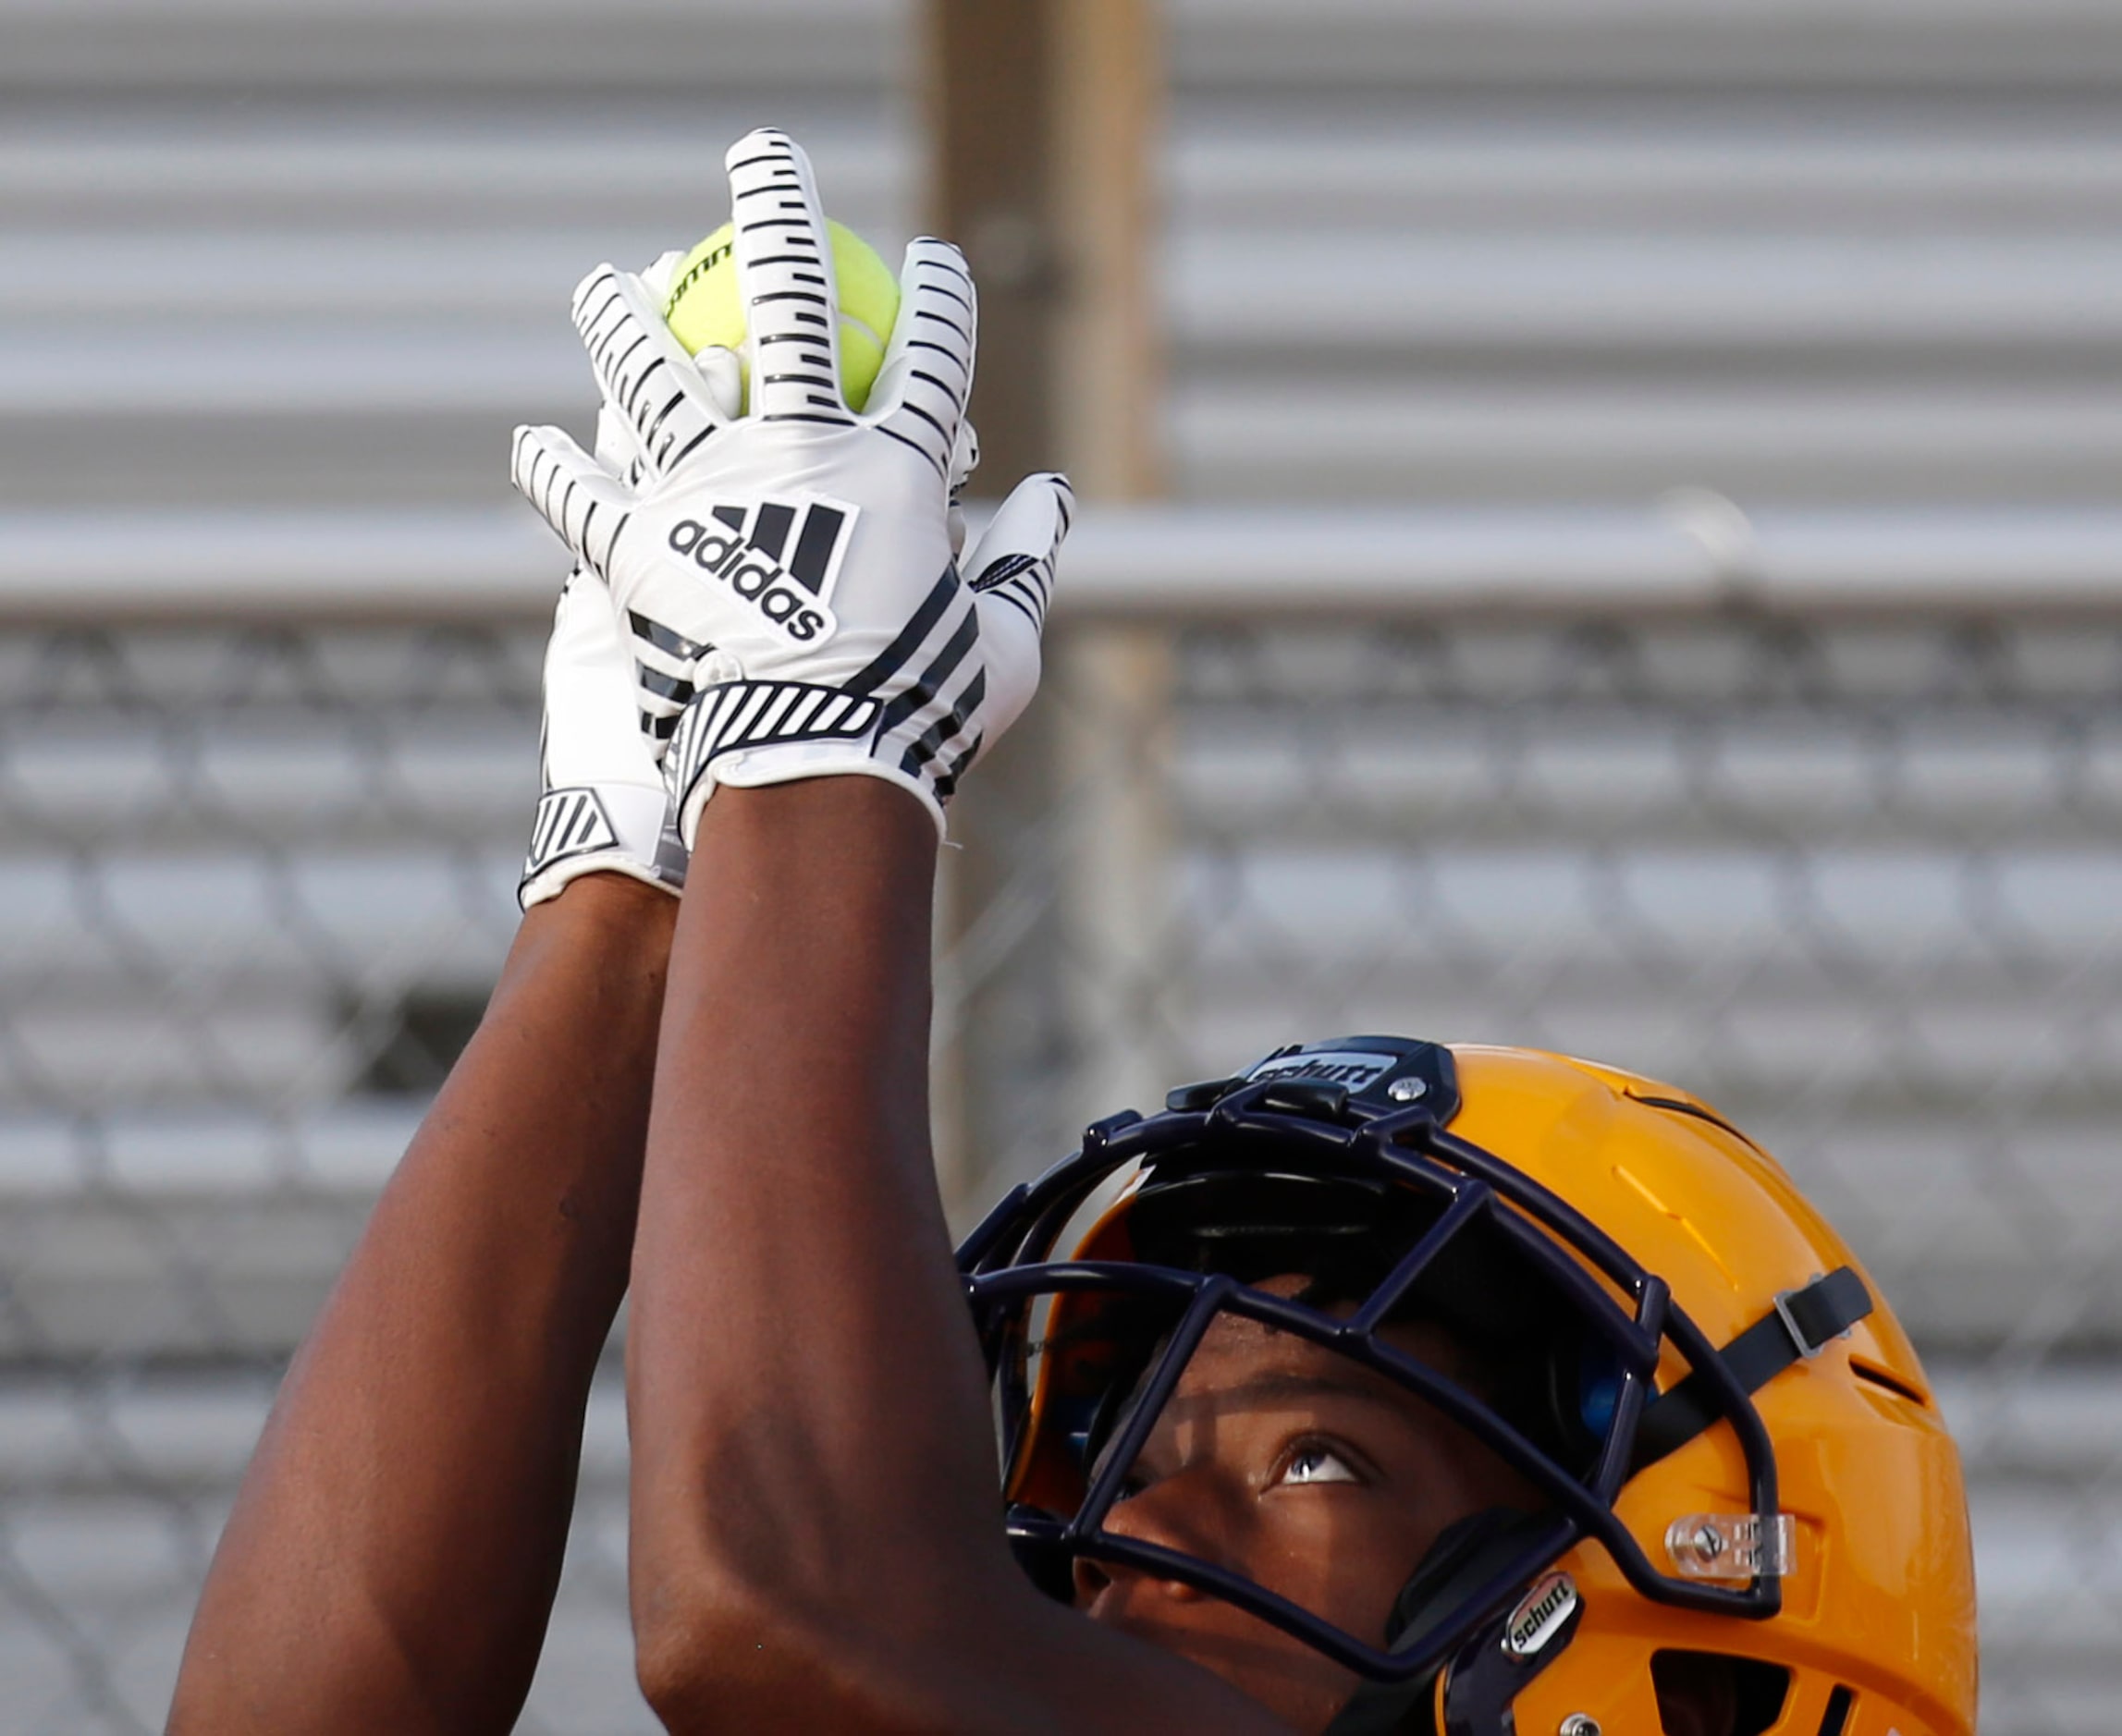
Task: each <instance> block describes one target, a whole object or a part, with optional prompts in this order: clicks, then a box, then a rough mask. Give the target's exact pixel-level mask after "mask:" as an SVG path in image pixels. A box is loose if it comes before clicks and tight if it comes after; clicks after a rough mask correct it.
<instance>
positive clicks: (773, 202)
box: [726, 128, 854, 427]
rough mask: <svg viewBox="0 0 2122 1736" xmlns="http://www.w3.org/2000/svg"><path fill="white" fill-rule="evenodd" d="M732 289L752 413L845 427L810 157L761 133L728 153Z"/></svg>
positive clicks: (829, 275) (831, 295)
mask: <svg viewBox="0 0 2122 1736" xmlns="http://www.w3.org/2000/svg"><path fill="white" fill-rule="evenodd" d="M726 162H727V165H728V167H729V170H730V221H731V223H732V224H733V226H735V229H736V257H737V286H738V292H739V293H740V294H741V295H742V297H743V298H744V324H745V330H746V332H747V334H748V336H747V338H746V341H747V343H748V344H749V345H750V347H751V351H752V413H753V414H754V416H757V417H759V418H760V419H761V420H762V421H766V422H827V423H837V424H839V425H840V426H843V427H844V426H851V425H852V423H853V421H854V417H853V415H852V412H851V411H850V410H848V408H847V404H846V402H845V401H844V400H843V399H842V398H841V397H840V312H839V306H840V304H839V299H838V297H837V295H836V293H835V291H834V287H833V268H832V244H831V242H830V240H829V239H828V231H827V229H826V219H825V212H824V210H823V208H822V207H821V206H820V205H819V203H818V195H817V188H816V184H815V182H814V181H813V179H812V177H811V165H810V159H809V158H808V157H806V156H805V155H804V154H803V149H802V147H801V146H799V145H798V144H797V143H796V142H795V141H794V140H792V139H791V138H790V137H789V136H788V134H786V133H784V132H779V131H776V130H775V129H774V128H760V129H759V130H758V131H756V132H751V133H747V134H745V136H744V137H743V138H742V139H740V140H738V141H737V142H736V143H735V144H733V145H731V146H730V153H729V156H728V158H727V159H726Z"/></svg>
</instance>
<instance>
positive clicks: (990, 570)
mask: <svg viewBox="0 0 2122 1736" xmlns="http://www.w3.org/2000/svg"><path fill="white" fill-rule="evenodd" d="M1074 515H1075V491H1074V490H1073V489H1072V488H1071V487H1070V486H1069V481H1068V478H1067V477H1065V476H1063V475H1061V473H1060V472H1059V471H1048V472H1045V473H1042V474H1040V475H1036V476H1027V477H1025V478H1024V481H1023V482H1021V483H1018V484H1017V485H1016V487H1015V488H1013V489H1012V490H1011V491H1010V497H1009V498H1008V499H1007V500H1005V501H1003V502H1002V504H1001V506H1000V507H999V508H997V510H996V513H995V516H994V519H993V520H991V521H990V522H989V524H988V526H987V531H986V532H984V533H983V534H982V536H981V537H980V540H979V541H978V542H977V543H975V544H974V545H973V550H972V553H971V554H970V555H968V556H966V557H965V559H964V560H963V562H962V563H961V565H960V570H961V571H962V572H963V574H964V575H965V582H966V583H967V584H968V585H970V586H971V587H972V589H973V591H974V593H975V595H977V596H978V597H979V598H980V599H981V601H982V603H983V604H992V605H996V606H997V607H1000V608H1006V609H1010V610H1013V611H1014V612H1015V613H1016V614H1017V615H1019V616H1020V617H1022V618H1023V619H1024V621H1025V622H1026V623H1027V624H1028V625H1029V626H1030V628H1031V630H1032V636H1033V639H1034V640H1035V641H1036V639H1037V637H1038V635H1039V634H1040V633H1042V632H1044V631H1045V630H1046V624H1047V609H1048V608H1049V605H1051V604H1052V602H1053V593H1054V567H1055V562H1056V560H1057V559H1058V557H1059V556H1060V554H1061V544H1062V543H1063V542H1064V541H1065V540H1066V539H1067V536H1068V532H1069V526H1070V524H1071V522H1072V521H1073V518H1074Z"/></svg>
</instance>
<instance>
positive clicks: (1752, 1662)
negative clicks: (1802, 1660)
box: [1650, 1651, 1842, 1736]
mask: <svg viewBox="0 0 2122 1736" xmlns="http://www.w3.org/2000/svg"><path fill="white" fill-rule="evenodd" d="M1650 1681H1651V1685H1652V1686H1653V1687H1654V1688H1655V1689H1656V1690H1657V1692H1658V1722H1659V1725H1660V1727H1661V1728H1662V1730H1663V1732H1664V1736H1761V1732H1762V1731H1764V1730H1769V1729H1771V1728H1772V1727H1773V1726H1774V1724H1775V1721H1776V1720H1777V1719H1778V1718H1781V1717H1782V1716H1783V1706H1784V1702H1785V1700H1786V1699H1787V1698H1788V1697H1789V1695H1790V1671H1789V1670H1787V1669H1784V1667H1783V1666H1782V1665H1780V1664H1770V1663H1764V1662H1762V1661H1761V1660H1760V1658H1758V1657H1733V1656H1731V1655H1730V1654H1728V1653H1724V1652H1676V1651H1665V1652H1654V1653H1652V1654H1651V1657H1650ZM1834 1728H1835V1729H1836V1730H1840V1729H1841V1728H1842V1727H1841V1725H1840V1723H1837V1724H1836V1725H1835V1726H1834Z"/></svg>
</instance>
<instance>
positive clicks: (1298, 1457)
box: [1275, 1441, 1363, 1488]
mask: <svg viewBox="0 0 2122 1736" xmlns="http://www.w3.org/2000/svg"><path fill="white" fill-rule="evenodd" d="M1362 1481H1363V1479H1362V1478H1361V1477H1360V1476H1358V1475H1357V1474H1356V1473H1355V1471H1354V1470H1353V1469H1351V1468H1350V1465H1349V1462H1348V1461H1347V1460H1346V1459H1344V1458H1343V1456H1342V1455H1341V1454H1340V1453H1338V1452H1336V1451H1334V1450H1333V1449H1332V1448H1331V1447H1329V1446H1327V1445H1325V1444H1324V1443H1323V1442H1320V1441H1299V1442H1298V1443H1297V1444H1296V1445H1295V1446H1294V1448H1292V1449H1290V1453H1289V1456H1288V1457H1287V1458H1286V1459H1284V1460H1283V1461H1282V1472H1281V1473H1280V1474H1279V1475H1278V1476H1277V1477H1276V1478H1275V1485H1276V1486H1277V1487H1279V1488H1288V1487H1291V1486H1292V1485H1298V1484H1308V1483H1360V1482H1362Z"/></svg>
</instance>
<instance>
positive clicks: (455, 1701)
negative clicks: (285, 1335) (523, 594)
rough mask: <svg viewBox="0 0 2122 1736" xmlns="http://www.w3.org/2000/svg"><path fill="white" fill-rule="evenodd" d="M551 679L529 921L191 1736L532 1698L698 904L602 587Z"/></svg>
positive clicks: (315, 1366)
mask: <svg viewBox="0 0 2122 1736" xmlns="http://www.w3.org/2000/svg"><path fill="white" fill-rule="evenodd" d="M632 687H633V674H632V665H631V661H630V660H629V659H628V658H627V656H626V654H625V647H624V644H623V642H622V641H621V639H620V637H619V634H618V632H617V630H616V628H615V625H614V622H613V617H612V615H611V606H610V601H609V598H608V596H607V594H606V593H605V592H604V587H603V586H602V584H601V583H600V582H598V581H595V579H594V577H586V576H583V575H577V577H576V579H575V580H574V581H573V582H572V583H571V584H570V587H569V590H568V592H567V594H566V596H565V597H564V598H563V600H562V603H561V607H560V611H559V615H558V620H557V622H556V625H555V630H554V637H553V642H552V646H551V649H550V650H549V652H548V654H547V658H546V752H545V769H546V783H547V786H548V788H547V790H546V795H545V796H544V798H543V799H542V800H541V802H540V804H539V811H538V823H537V825H535V826H534V832H533V848H532V855H531V860H530V862H528V863H527V864H526V877H525V883H524V899H525V902H526V903H527V904H528V905H529V906H530V909H529V911H528V913H527V914H526V915H525V917H524V919H523V923H522V926H521V930H520V932H519V933H518V935H517V938H516V942H515V945H514V947H512V949H511V950H510V952H509V960H508V964H507V967H506V968H505V970H504V971H503V972H502V975H501V980H500V984H499V985H498V986H497V988H496V990H495V991H494V996H493V999H492V1001H491V1002H490V1004H489V1005H488V1007H487V1009H486V1015H485V1019H484V1020H483V1021H482V1022H481V1024H480V1026H479V1030H478V1032H477V1033H476V1034H475V1035H474V1036H473V1037H472V1042H471V1044H470V1045H469V1046H468V1047H467V1048H466V1050H465V1052H464V1054H463V1056H462V1057H461V1058H460V1060H459V1061H458V1063H457V1066H456V1068H455V1069H454V1070H452V1072H451V1074H450V1077H449V1080H448V1083H447V1084H446V1085H445V1086H444V1087H443V1090H442V1093H441V1094H440V1096H439V1097H438V1098H437V1099H436V1101H435V1107H434V1109H433V1110H432V1111H431V1112H430V1113H429V1115H428V1117H427V1119H426V1121H425V1122H424V1124H423V1126H422V1128H421V1130H420V1132H419V1134H418V1135H417V1137H416V1138H415V1139H414V1140H413V1143H412V1145H411V1149H410V1150H409V1151H408V1152H407V1153H406V1155H405V1158H404V1160H403V1162H402V1163H401V1164H400V1165H399V1169H398V1172H397V1173H396V1175H394V1176H393V1177H392V1179H391V1181H390V1184H389V1186H388V1187H387V1188H386V1190H385V1192H384V1194H383V1198H382V1200H381V1201H380V1203H379V1204H378V1205H377V1207H376V1210H375V1214H374V1216H373V1218H372V1219H371V1220H370V1222H369V1225H368V1228H367V1229H366V1231H365V1232H364V1234H363V1235H362V1241H361V1243H360V1245H359V1247H358V1248H357V1249H356V1250H355V1252H354V1254H353V1258H352V1259H351V1261H350V1263H349V1265H348V1266H347V1268H346V1271H345V1273H344V1274H343V1275H342V1277H341V1278H340V1279H339V1282H338V1285H337V1288H336V1290H334V1291H333V1293H332V1297H331V1300H330V1301H329V1302H327V1303H326V1305H325V1310H324V1313H323V1314H322V1315H321V1316H320V1318H319V1319H318V1321H317V1323H316V1326H314V1328H313V1330H312V1332H311V1335H310V1338H309V1340H308V1342H307V1343H306V1344H305V1345H304V1346H303V1349H302V1351H301V1354H300V1355H299V1356H298V1357H297V1359H296V1361H295V1364H294V1367H293V1368H292V1369H291V1370H290V1371H289V1373H288V1378H287V1380H286V1382H285V1383H284V1385H283V1386H282V1388H281V1390H280V1395H279V1399H278V1401H277V1402H276V1404H275V1406H274V1410H273V1415H272V1419H271V1421H270V1422H269V1423H268V1424H267V1425H266V1429H265V1434H264V1439H263V1440H262V1441H261V1443H260V1445H259V1448H258V1450H257V1453H256V1456H255V1457H254V1458H253V1459H252V1461H251V1468H250V1471H249V1473H248V1474H247V1475H246V1476H245V1478H244V1482H243V1486H242V1490H241V1492H240V1494H239V1498H238V1500H237V1504H236V1510H235V1511H234V1513H233V1514H232V1516H231V1517H230V1519H229V1522H228V1526H227V1531H226V1532H225V1533H224V1534H223V1537H222V1541H221V1545H220V1547H219V1550H218V1551H217V1553H216V1555H215V1561H214V1566H213V1570H212V1571H211V1572H210V1574H209V1575H208V1579H207V1583H206V1589H205V1594H204V1595H203V1597H202V1600H201V1603H200V1607H199V1611H198V1615H197V1617H196V1618H195V1620H194V1622H193V1625H192V1630H191V1636H190V1643H189V1644H188V1645H187V1647H186V1651H185V1657H184V1664H183V1669H182V1671H181V1674H180V1677H179V1680H178V1690H177V1699H176V1704H175V1706H174V1708H173V1710H172V1712H171V1716H170V1728H171V1729H172V1730H173V1731H176V1732H178V1736H237V1733H239V1732H243V1731H257V1732H261V1733H263V1732H272V1736H310V1733H316V1736H323V1733H324V1732H337V1731H345V1732H348V1733H349V1736H353V1733H354V1732H361V1733H362V1736H369V1733H371V1732H374V1731H379V1730H389V1731H392V1732H394V1736H396V1733H399V1732H405V1733H408V1736H411V1733H415V1732H421V1731H436V1732H440V1731H449V1732H452V1733H453V1736H461V1733H464V1732H476V1731H485V1730H496V1731H498V1730H508V1729H509V1728H510V1727H511V1726H512V1725H513V1723H514V1722H515V1718H516V1715H517V1712H518V1711H519V1710H520V1709H521V1705H522V1701H523V1696H524V1694H525V1693H526V1692H527V1691H528V1690H529V1687H530V1683H531V1676H532V1672H533V1669H534V1667H535V1665H536V1662H537V1657H538V1650H539V1647H540V1645H541V1644H542V1643H543V1641H544V1637H545V1631H546V1617H547V1615H548V1613H549V1611H550V1608H551V1604H552V1597H553V1591H554V1587H555V1586H556V1584H557V1583H558V1579H559V1571H560V1559H561V1555H562V1552H563V1549H564V1547H565V1545H566V1541H567V1531H568V1518H569V1513H570V1508H571V1506H572V1502H573V1498H574V1483H575V1470H576V1462H577V1459H578V1456H579V1453H580V1449H581V1440H582V1424H583V1409H584V1406H585V1404H586V1402H587V1400H588V1395H589V1385H590V1379H591V1375H592V1374H593V1372H594V1370H595V1365H596V1360H597V1355H598V1352H599V1351H600V1350H601V1348H602V1346H603V1344H604V1341H605V1339H606V1336H607V1333H608V1332H609V1330H610V1327H611V1322H612V1317H613V1315H614V1314H615V1313H616V1311H617V1309H618V1307H619V1298H620V1296H621V1295H622V1294H623V1293H624V1291H625V1288H626V1275H627V1263H628V1259H629V1256H630V1253H631V1250H632V1241H633V1223H634V1209H635V1204H636V1200H637V1198H638V1195H639V1192H640V1184H641V1157H642V1144H643V1140H644V1135H645V1131H646V1127H647V1120H648V1094H649V1082H650V1078H651V1074H652V1070H653V1068H654V1064H655V1054H656V1021H657V1019H658V1017H659V1016H660V1013H661V1009H662V1004H663V984H664V975H665V971H666V968H667V965H668V955H669V947H670V932H671V926H672V923H673V922H674V921H675V918H676V914H677V908H678V907H677V901H676V900H675V899H673V898H672V897H671V896H670V893H669V891H668V890H667V889H665V888H664V887H663V886H661V885H659V884H658V882H660V881H662V880H664V879H666V878H668V876H669V875H671V874H674V873H675V871H676V866H677V859H676V858H675V857H674V856H673V855H672V853H671V852H670V850H668V848H667V847H666V846H665V843H664V837H663V833H664V825H663V820H664V813H665V798H664V794H663V791H662V789H661V786H660V783H659V782H658V780H657V779H656V773H655V768H654V765H653V763H652V762H651V760H650V758H649V756H648V753H647V751H646V749H645V748H644V747H643V746H642V745H641V741H640V736H639V731H638V728H637V727H636V723H635V712H634V703H633V697H632ZM527 746H528V744H527V743H526V747H527Z"/></svg>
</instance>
